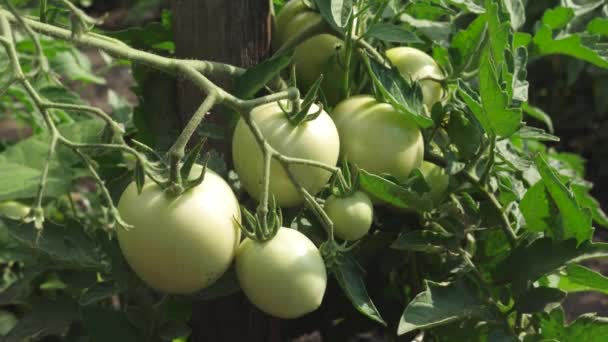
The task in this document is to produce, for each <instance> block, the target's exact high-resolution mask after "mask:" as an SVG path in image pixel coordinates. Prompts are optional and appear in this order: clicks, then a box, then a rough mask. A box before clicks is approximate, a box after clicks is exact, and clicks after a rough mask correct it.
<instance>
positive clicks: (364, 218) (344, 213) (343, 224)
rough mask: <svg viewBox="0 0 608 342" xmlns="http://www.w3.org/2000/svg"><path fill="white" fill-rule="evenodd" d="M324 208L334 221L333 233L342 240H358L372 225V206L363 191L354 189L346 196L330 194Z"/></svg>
mask: <svg viewBox="0 0 608 342" xmlns="http://www.w3.org/2000/svg"><path fill="white" fill-rule="evenodd" d="M324 209H325V212H326V213H327V215H328V216H329V218H330V219H331V220H332V222H333V223H334V234H335V235H336V236H337V237H339V238H341V239H343V240H347V241H354V240H358V239H360V238H362V237H363V236H365V234H367V232H369V229H370V228H371V226H372V219H373V216H374V206H373V205H372V201H371V200H370V199H369V197H368V196H367V195H366V194H365V193H364V192H361V191H355V192H354V193H352V194H350V195H348V196H346V197H337V196H334V195H331V196H329V197H328V198H327V200H326V201H325V207H324Z"/></svg>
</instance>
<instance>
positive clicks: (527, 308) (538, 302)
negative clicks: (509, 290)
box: [515, 287, 566, 313]
mask: <svg viewBox="0 0 608 342" xmlns="http://www.w3.org/2000/svg"><path fill="white" fill-rule="evenodd" d="M565 297H566V293H565V292H563V291H561V290H558V289H554V288H550V287H533V288H531V289H529V290H528V291H526V292H525V293H523V294H521V295H519V296H517V297H516V298H515V309H516V310H517V311H518V312H522V313H533V312H539V311H545V310H546V309H547V308H552V307H555V306H557V305H559V303H561V301H562V300H564V298H565Z"/></svg>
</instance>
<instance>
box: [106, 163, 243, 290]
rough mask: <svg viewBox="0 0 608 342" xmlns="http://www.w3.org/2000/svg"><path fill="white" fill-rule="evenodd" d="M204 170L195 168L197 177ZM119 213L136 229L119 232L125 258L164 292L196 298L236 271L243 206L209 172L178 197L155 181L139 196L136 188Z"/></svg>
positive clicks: (124, 199) (126, 193)
mask: <svg viewBox="0 0 608 342" xmlns="http://www.w3.org/2000/svg"><path fill="white" fill-rule="evenodd" d="M200 170H201V169H200V166H198V165H197V166H196V167H194V168H193V172H192V176H195V175H196V173H197V172H196V171H198V172H200ZM118 210H119V212H120V214H121V216H122V218H123V219H124V220H125V221H126V222H127V223H129V224H131V225H133V228H131V229H129V230H125V229H118V230H117V235H118V242H119V243H120V248H121V250H122V252H123V254H124V256H125V259H126V260H127V262H128V263H129V265H130V266H131V267H132V268H133V270H134V271H135V273H137V275H138V276H139V277H140V278H141V279H142V280H144V281H145V282H146V283H147V284H148V285H150V286H151V287H153V288H155V289H158V290H161V291H164V292H169V293H191V292H194V291H197V290H200V289H203V288H205V287H207V286H209V285H210V284H212V283H213V282H215V281H216V280H217V279H218V278H219V277H220V276H221V275H222V274H223V273H224V272H225V271H226V270H227V269H228V267H229V266H230V263H231V262H232V260H233V258H234V254H235V252H236V248H237V246H238V244H239V241H240V229H239V226H238V224H237V222H240V219H241V213H240V209H239V203H238V201H237V199H236V197H235V196H234V193H233V192H232V189H230V186H229V185H228V184H227V183H226V182H225V181H224V180H223V179H222V178H221V177H220V176H219V175H218V174H216V173H215V172H213V171H211V170H209V169H207V173H206V174H205V179H204V180H203V182H202V183H201V184H200V185H199V186H197V187H195V188H193V189H190V190H189V191H187V192H185V193H183V194H182V195H181V196H179V197H176V198H173V197H170V196H169V195H168V194H166V193H165V192H164V191H163V190H162V189H161V188H160V187H159V186H158V185H157V184H156V183H154V182H152V181H146V184H145V185H144V188H143V191H142V193H141V194H139V195H138V194H137V187H136V185H135V183H131V184H130V185H129V186H128V187H127V189H126V190H125V191H124V193H123V194H122V196H121V198H120V201H119V202H118ZM235 220H236V221H237V222H235Z"/></svg>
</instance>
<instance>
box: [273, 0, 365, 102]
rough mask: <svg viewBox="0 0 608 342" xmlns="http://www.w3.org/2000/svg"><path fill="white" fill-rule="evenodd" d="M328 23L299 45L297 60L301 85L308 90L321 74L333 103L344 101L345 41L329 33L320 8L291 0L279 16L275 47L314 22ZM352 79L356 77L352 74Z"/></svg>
mask: <svg viewBox="0 0 608 342" xmlns="http://www.w3.org/2000/svg"><path fill="white" fill-rule="evenodd" d="M314 25H324V26H325V27H324V28H321V29H320V30H319V31H320V32H325V33H323V34H319V35H315V36H313V37H311V38H309V39H307V40H305V41H304V42H302V43H301V44H300V45H298V46H297V47H296V48H295V51H294V56H293V63H294V65H295V67H296V77H297V80H298V87H299V88H300V89H301V90H302V91H303V92H306V91H308V90H309V89H310V87H311V86H312V85H313V84H314V83H315V81H316V80H317V79H318V78H319V76H320V75H321V74H323V81H322V83H321V89H322V90H323V93H324V94H325V97H326V98H327V102H328V103H329V104H330V105H335V104H336V103H338V101H340V99H341V94H342V90H341V89H342V80H343V79H344V72H345V69H344V60H345V52H344V42H343V41H342V40H341V39H339V38H337V37H335V36H333V35H331V34H329V33H331V28H330V27H329V25H327V24H325V23H324V21H323V18H322V17H321V15H320V14H319V13H318V12H315V11H313V10H311V9H310V8H308V7H307V6H306V5H305V4H304V2H303V1H302V0H292V1H289V2H288V3H287V4H286V5H285V7H283V9H282V10H281V13H279V15H278V16H277V30H276V35H275V38H274V39H273V44H274V47H275V49H278V48H280V47H281V45H283V44H285V42H287V41H288V40H289V39H291V38H293V37H296V36H298V35H300V34H301V33H302V32H303V31H306V30H307V29H309V28H310V27H311V26H314ZM357 62H358V60H357V56H356V55H355V54H353V55H352V59H351V70H354V69H355V68H356V65H357ZM351 79H352V77H351Z"/></svg>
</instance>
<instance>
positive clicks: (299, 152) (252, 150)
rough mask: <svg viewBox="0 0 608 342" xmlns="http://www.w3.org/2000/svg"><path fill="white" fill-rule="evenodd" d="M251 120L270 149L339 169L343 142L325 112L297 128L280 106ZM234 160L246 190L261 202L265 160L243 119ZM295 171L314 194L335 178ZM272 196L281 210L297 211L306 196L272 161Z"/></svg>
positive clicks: (258, 112)
mask: <svg viewBox="0 0 608 342" xmlns="http://www.w3.org/2000/svg"><path fill="white" fill-rule="evenodd" d="M318 110H319V107H317V106H316V105H313V106H311V108H310V112H309V113H316V112H317V111H318ZM251 116H252V118H253V120H254V121H255V122H256V123H257V124H258V126H259V128H260V130H261V132H262V134H263V136H264V138H265V139H266V140H267V141H268V143H269V144H270V146H272V147H273V148H275V149H276V150H277V151H278V152H279V153H282V154H283V155H285V156H288V157H295V158H303V159H311V160H315V161H318V162H322V163H325V164H328V165H336V163H337V161H338V156H339V153H340V139H339V138H338V131H337V129H336V126H335V125H334V123H333V121H332V120H331V118H330V117H329V115H327V113H326V112H325V111H322V112H321V114H320V115H319V116H318V117H317V118H316V119H314V120H311V121H306V122H302V123H301V124H299V125H297V126H295V125H293V124H292V123H291V122H290V121H289V119H288V118H287V116H286V114H285V113H283V111H282V110H281V107H279V105H278V104H277V103H276V102H273V103H269V104H265V105H262V106H259V107H256V108H254V109H253V110H252V112H251ZM232 157H233V160H234V169H235V170H236V172H237V173H238V175H239V177H240V180H241V183H242V185H243V188H244V189H245V190H247V192H248V193H249V194H250V195H251V196H252V197H254V198H256V199H258V200H259V199H260V198H261V196H262V193H263V190H264V189H263V184H262V177H263V173H264V172H263V168H264V167H263V164H264V156H263V154H262V150H261V149H260V147H259V146H258V144H257V142H256V140H255V138H254V137H253V134H252V133H251V130H250V129H249V127H248V126H247V124H246V123H245V121H243V119H240V120H239V122H238V123H237V125H236V129H235V130H234V136H233V138H232ZM291 170H292V172H293V174H294V175H295V179H296V180H297V181H298V182H299V183H300V184H301V185H302V186H303V187H304V188H305V189H306V190H308V191H309V192H310V193H311V194H316V193H318V192H319V191H321V189H322V188H323V186H324V185H325V184H326V183H327V181H328V180H329V178H330V177H331V173H330V172H329V171H326V170H322V169H320V168H317V167H312V166H305V165H291ZM270 193H271V194H272V195H274V198H275V200H276V203H277V204H278V205H279V206H281V207H293V206H297V205H299V204H301V203H302V202H303V198H302V196H301V195H300V193H299V192H298V190H297V189H296V187H295V186H294V185H293V184H292V182H291V179H290V178H289V176H288V175H287V173H286V172H285V170H284V169H283V167H282V166H281V164H280V163H279V162H277V161H276V160H273V161H272V164H271V169H270Z"/></svg>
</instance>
